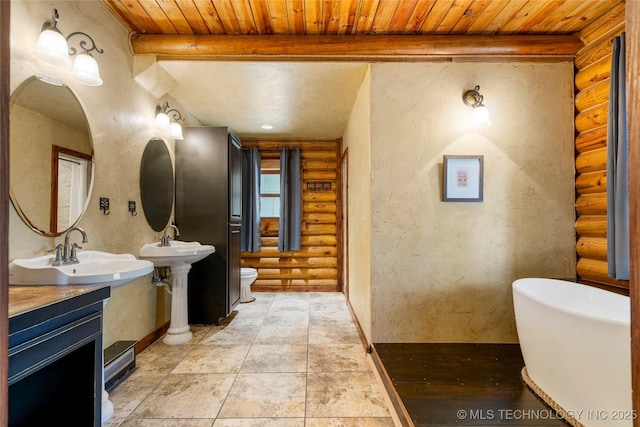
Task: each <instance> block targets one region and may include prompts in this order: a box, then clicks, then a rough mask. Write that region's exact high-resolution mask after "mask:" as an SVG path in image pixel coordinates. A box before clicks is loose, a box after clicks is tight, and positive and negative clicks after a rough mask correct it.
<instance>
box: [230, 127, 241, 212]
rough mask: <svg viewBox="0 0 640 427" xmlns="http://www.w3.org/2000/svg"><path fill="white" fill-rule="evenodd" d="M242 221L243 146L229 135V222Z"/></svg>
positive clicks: (233, 136) (234, 137)
mask: <svg viewBox="0 0 640 427" xmlns="http://www.w3.org/2000/svg"><path fill="white" fill-rule="evenodd" d="M241 220H242V145H241V144H240V140H239V139H237V137H236V136H235V135H233V134H229V222H240V221H241Z"/></svg>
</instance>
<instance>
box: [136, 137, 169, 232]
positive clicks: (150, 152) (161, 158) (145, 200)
mask: <svg viewBox="0 0 640 427" xmlns="http://www.w3.org/2000/svg"><path fill="white" fill-rule="evenodd" d="M173 191H174V179H173V164H172V163H171V155H170V154H169V150H168V149H167V144H165V142H164V140H163V139H160V138H152V139H151V140H149V142H148V143H147V146H146V147H145V149H144V153H142V164H141V165H140V197H141V198H142V210H144V216H145V217H146V218H147V222H148V223H149V225H150V226H151V228H152V229H153V230H154V231H162V230H164V228H165V227H166V226H167V223H168V222H169V218H171V211H172V210H173Z"/></svg>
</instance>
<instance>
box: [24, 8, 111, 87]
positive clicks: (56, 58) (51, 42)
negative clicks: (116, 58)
mask: <svg viewBox="0 0 640 427" xmlns="http://www.w3.org/2000/svg"><path fill="white" fill-rule="evenodd" d="M59 19H60V18H59V15H58V10H57V9H53V16H52V18H51V20H49V21H46V22H45V23H44V24H42V31H41V33H40V36H39V37H38V43H37V44H36V47H35V48H34V49H33V54H34V56H35V57H36V58H38V59H39V60H41V61H43V62H45V63H47V64H49V65H54V66H57V67H67V68H68V67H71V65H72V62H71V59H70V56H75V57H76V58H75V60H74V61H73V68H72V69H71V72H70V74H71V77H72V78H73V79H74V80H75V81H77V82H78V83H82V84H84V85H87V86H100V85H101V84H102V79H101V78H100V71H99V69H98V63H97V62H96V60H95V58H94V57H93V56H92V55H91V52H94V51H95V52H98V53H104V50H102V49H100V48H98V47H97V46H96V43H95V41H94V40H93V39H92V38H91V36H90V35H88V34H86V33H83V32H81V31H76V32H73V33H71V34H69V35H68V36H67V37H66V38H65V37H64V35H62V32H61V31H60V30H59V29H58V20H59ZM75 36H79V37H81V39H80V41H79V43H78V44H79V45H80V49H81V50H82V52H79V51H78V49H76V48H75V47H69V40H70V39H71V38H72V37H75ZM42 80H44V81H47V82H55V80H56V79H53V80H51V78H50V77H48V78H44V79H42Z"/></svg>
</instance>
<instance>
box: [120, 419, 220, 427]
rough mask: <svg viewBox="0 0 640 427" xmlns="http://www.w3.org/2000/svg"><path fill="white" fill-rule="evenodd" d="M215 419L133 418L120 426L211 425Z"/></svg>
mask: <svg viewBox="0 0 640 427" xmlns="http://www.w3.org/2000/svg"><path fill="white" fill-rule="evenodd" d="M213 421H214V420H207V419H201V420H188V419H186V420H185V419H171V420H154V419H131V420H127V421H125V422H124V423H122V424H120V427H211V426H212V424H213Z"/></svg>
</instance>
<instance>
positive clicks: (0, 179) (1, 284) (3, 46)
mask: <svg viewBox="0 0 640 427" xmlns="http://www.w3.org/2000/svg"><path fill="white" fill-rule="evenodd" d="M10 6H11V2H8V1H0V236H2V238H0V396H2V397H0V400H1V402H0V426H6V425H7V424H8V423H9V397H8V396H9V376H8V375H9V357H8V355H9V350H8V349H9V285H8V282H9V238H8V236H9V97H10V93H9V92H10V86H9V63H10V54H9V22H10V20H9V18H10V16H11V15H10V13H9V12H10Z"/></svg>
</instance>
